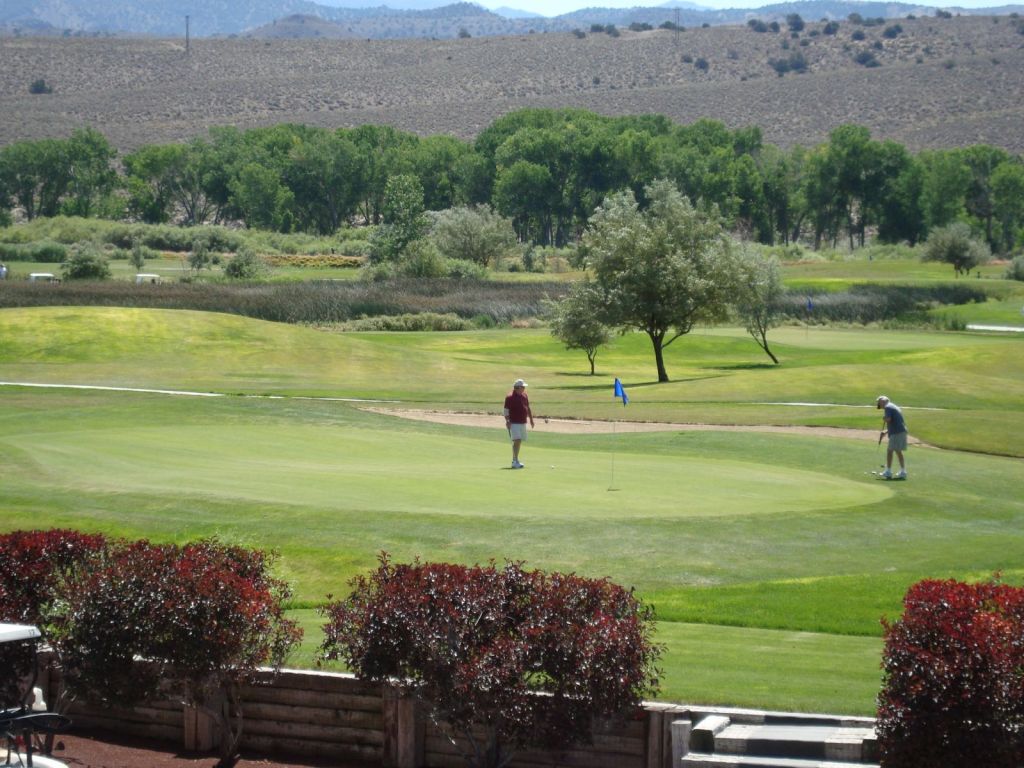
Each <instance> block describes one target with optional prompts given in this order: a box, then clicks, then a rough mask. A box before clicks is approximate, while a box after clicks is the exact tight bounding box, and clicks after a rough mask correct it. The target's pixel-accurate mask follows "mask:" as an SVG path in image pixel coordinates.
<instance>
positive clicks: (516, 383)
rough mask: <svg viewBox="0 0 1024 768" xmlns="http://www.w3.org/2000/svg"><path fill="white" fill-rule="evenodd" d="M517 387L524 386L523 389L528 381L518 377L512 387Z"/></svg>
mask: <svg viewBox="0 0 1024 768" xmlns="http://www.w3.org/2000/svg"><path fill="white" fill-rule="evenodd" d="M516 387H522V388H523V389H526V382H525V381H523V380H522V379H516V380H515V381H513V382H512V389H515V388H516Z"/></svg>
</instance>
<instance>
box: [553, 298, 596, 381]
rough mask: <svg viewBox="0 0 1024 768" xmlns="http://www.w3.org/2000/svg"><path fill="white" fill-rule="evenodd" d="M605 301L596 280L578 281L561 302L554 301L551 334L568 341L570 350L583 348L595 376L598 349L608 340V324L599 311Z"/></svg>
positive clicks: (591, 373) (565, 342) (566, 344)
mask: <svg viewBox="0 0 1024 768" xmlns="http://www.w3.org/2000/svg"><path fill="white" fill-rule="evenodd" d="M600 301H601V296H600V292H599V291H598V290H597V289H596V286H594V284H593V283H590V282H582V283H576V284H575V285H573V287H572V288H571V289H570V290H569V293H568V294H566V296H565V298H563V299H562V300H561V301H559V302H552V312H551V320H550V322H551V335H552V336H554V337H555V338H556V339H558V340H559V341H561V342H562V343H563V344H565V348H566V349H582V350H583V351H584V352H585V353H586V355H587V360H588V361H589V362H590V375H591V376H593V375H594V360H595V359H596V358H597V350H598V348H600V347H602V346H604V345H605V344H607V343H608V340H609V338H610V334H609V332H608V327H607V326H606V325H605V324H604V323H602V322H601V321H600V320H599V319H598V317H597V313H596V311H595V308H596V307H597V306H598V305H599V303H600Z"/></svg>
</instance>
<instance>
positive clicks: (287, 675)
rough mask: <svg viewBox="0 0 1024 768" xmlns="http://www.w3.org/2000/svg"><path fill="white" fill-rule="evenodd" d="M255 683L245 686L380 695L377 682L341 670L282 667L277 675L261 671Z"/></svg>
mask: <svg viewBox="0 0 1024 768" xmlns="http://www.w3.org/2000/svg"><path fill="white" fill-rule="evenodd" d="M258 680H259V681H260V683H259V684H257V685H252V686H245V687H246V688H259V687H264V686H266V685H272V686H273V687H274V688H281V689H289V688H290V689H294V690H299V691H321V692H324V693H350V694H354V695H357V696H377V697H378V698H379V697H380V696H381V685H380V684H379V683H368V682H365V681H363V680H359V679H358V678H356V677H355V676H354V675H351V674H346V673H342V672H316V671H313V670H297V669H282V670H281V672H280V673H279V674H278V675H276V676H275V675H274V674H273V673H272V672H269V671H263V672H260V674H259V676H258Z"/></svg>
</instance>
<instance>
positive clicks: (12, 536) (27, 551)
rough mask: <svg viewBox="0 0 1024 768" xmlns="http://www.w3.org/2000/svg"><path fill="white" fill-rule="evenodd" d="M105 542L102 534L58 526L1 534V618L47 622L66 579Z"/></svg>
mask: <svg viewBox="0 0 1024 768" xmlns="http://www.w3.org/2000/svg"><path fill="white" fill-rule="evenodd" d="M105 546H106V539H104V537H103V536H102V535H100V534H85V533H79V532H77V531H71V530H64V529H59V528H54V529H50V530H46V531H41V530H36V531H13V532H11V533H5V534H0V621H7V622H13V623H15V624H35V625H45V624H46V623H47V620H48V615H49V610H50V607H51V605H52V604H53V602H54V600H56V599H57V598H58V596H59V594H60V591H61V588H62V586H63V585H64V583H65V582H66V581H67V580H68V579H69V578H70V577H71V576H72V575H73V574H74V573H75V571H76V570H78V569H79V568H80V567H81V566H82V564H83V563H84V562H86V561H88V560H89V559H90V558H92V557H93V556H94V555H96V554H97V553H98V552H100V551H102V550H103V548H104V547H105ZM43 628H44V629H45V626H44V627H43Z"/></svg>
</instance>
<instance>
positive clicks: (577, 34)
mask: <svg viewBox="0 0 1024 768" xmlns="http://www.w3.org/2000/svg"><path fill="white" fill-rule="evenodd" d="M572 36H573V37H575V38H576V39H577V40H582V39H583V38H585V37H586V36H587V33H586V32H584V31H583V30H582V29H579V28H578V27H577V28H576V29H574V30H573V31H572Z"/></svg>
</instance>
